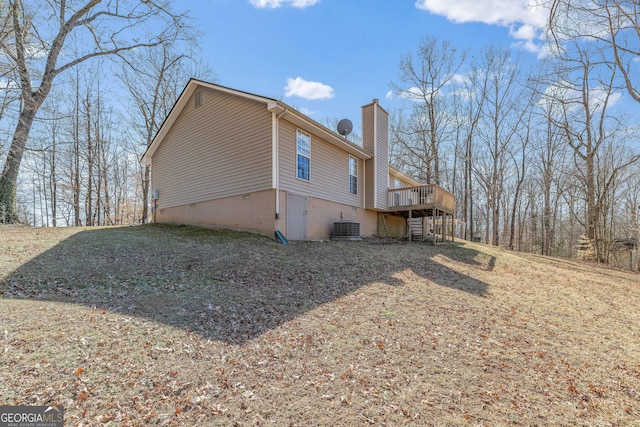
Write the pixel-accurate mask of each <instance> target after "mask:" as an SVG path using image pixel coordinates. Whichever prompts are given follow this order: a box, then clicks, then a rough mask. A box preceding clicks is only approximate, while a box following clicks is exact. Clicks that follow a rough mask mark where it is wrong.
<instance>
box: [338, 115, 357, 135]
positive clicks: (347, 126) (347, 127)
mask: <svg viewBox="0 0 640 427" xmlns="http://www.w3.org/2000/svg"><path fill="white" fill-rule="evenodd" d="M337 130H338V133H339V134H340V135H342V136H347V135H349V134H350V133H351V131H352V130H353V123H351V120H349V119H342V120H340V121H339V122H338V127H337Z"/></svg>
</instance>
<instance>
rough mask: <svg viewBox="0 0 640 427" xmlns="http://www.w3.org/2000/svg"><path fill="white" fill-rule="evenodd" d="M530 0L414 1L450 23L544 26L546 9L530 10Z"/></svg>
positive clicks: (418, 6) (538, 7) (539, 7)
mask: <svg viewBox="0 0 640 427" xmlns="http://www.w3.org/2000/svg"><path fill="white" fill-rule="evenodd" d="M530 3H531V0H457V1H451V0H416V3H415V4H416V7H417V8H418V9H423V10H426V11H428V12H431V13H434V14H436V15H442V16H445V17H446V18H447V19H449V20H451V21H453V22H460V23H462V22H483V23H485V24H490V25H503V26H509V25H513V24H530V25H534V26H536V27H538V28H541V27H542V26H544V23H545V22H546V19H547V9H545V8H544V7H542V6H531V5H530Z"/></svg>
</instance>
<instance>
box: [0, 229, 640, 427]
mask: <svg viewBox="0 0 640 427" xmlns="http://www.w3.org/2000/svg"><path fill="white" fill-rule="evenodd" d="M0 344H1V347H0V350H2V351H1V353H0V366H2V374H1V375H0V404H4V405H49V404H55V405H63V406H64V407H65V411H66V413H65V425H69V426H87V425H96V424H106V425H118V426H133V425H136V426H143V425H170V426H190V425H205V426H206V425H225V426H226V425H243V426H244V425H246V426H252V425H277V426H309V425H311V426H313V425H319V426H362V425H390V426H395V425H419V426H429V425H434V426H447V425H450V426H467V425H469V426H479V425H480V426H484V425H487V426H501V425H556V426H562V425H566V426H574V425H584V426H608V425H613V426H629V425H638V424H637V423H638V422H640V421H639V420H640V275H638V274H634V273H629V272H621V271H617V270H613V269H605V268H601V267H596V266H593V265H589V264H584V263H576V262H569V261H564V260H557V259H551V258H544V257H536V256H531V255H521V254H514V253H510V252H507V251H501V250H499V249H496V248H491V247H487V246H483V245H477V244H471V243H456V244H454V245H447V246H437V247H433V246H430V245H428V244H425V243H419V242H412V243H410V242H397V241H383V240H365V241H363V242H314V243H294V244H291V245H280V244H277V243H275V242H273V241H271V240H269V239H266V238H264V237H260V236H255V235H250V234H241V233H233V232H228V231H215V230H207V229H200V228H193V227H177V226H143V227H122V228H103V229H93V228H88V229H82V228H75V229H29V228H6V227H5V228H0Z"/></svg>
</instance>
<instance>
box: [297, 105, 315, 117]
mask: <svg viewBox="0 0 640 427" xmlns="http://www.w3.org/2000/svg"><path fill="white" fill-rule="evenodd" d="M298 111H300V112H301V113H302V114H304V115H305V116H309V117H311V116H313V115H314V114H315V113H316V112H315V111H313V110H310V109H308V108H306V107H300V108H298Z"/></svg>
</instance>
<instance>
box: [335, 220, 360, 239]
mask: <svg viewBox="0 0 640 427" xmlns="http://www.w3.org/2000/svg"><path fill="white" fill-rule="evenodd" d="M333 239H342V240H361V239H362V237H360V223H359V222H353V221H339V222H334V223H333Z"/></svg>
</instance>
